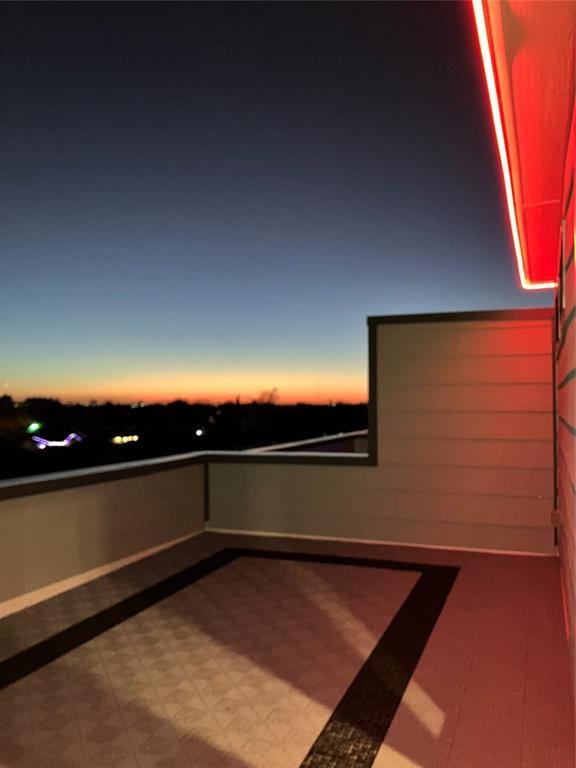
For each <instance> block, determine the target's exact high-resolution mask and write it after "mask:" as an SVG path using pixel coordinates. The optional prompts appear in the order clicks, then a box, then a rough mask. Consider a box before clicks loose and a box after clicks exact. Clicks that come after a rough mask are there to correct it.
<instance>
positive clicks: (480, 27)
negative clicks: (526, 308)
mask: <svg viewBox="0 0 576 768" xmlns="http://www.w3.org/2000/svg"><path fill="white" fill-rule="evenodd" d="M472 7H473V9H474V20H475V22H476V30H477V32H478V42H479V43H480V52H481V54H482V64H483V65H484V74H485V76H486V85H487V87H488V97H489V99H490V109H491V110H492V122H493V124H494V132H495V133H496V143H497V145H498V154H499V155H500V165H501V167H502V176H503V178H504V190H505V192H506V205H507V207H508V218H509V219H510V229H511V230H512V240H513V242H514V253H515V256H516V264H517V267H518V274H519V276H520V284H521V285H522V288H524V289H525V290H526V291H539V290H544V289H549V288H555V287H556V285H557V283H556V282H548V283H545V282H541V283H535V282H533V281H532V280H530V279H529V278H528V276H527V275H526V265H525V261H524V254H523V252H522V245H521V243H520V232H519V229H518V219H517V216H516V206H515V205H514V192H513V189H512V175H511V173H510V159H509V157H508V149H507V147H506V140H505V138H504V127H503V123H502V113H501V110H500V102H499V101H498V89H497V87H496V76H495V74H494V62H493V61H492V53H491V50H490V43H489V42H488V29H487V26H486V17H485V14H484V5H483V0H472Z"/></svg>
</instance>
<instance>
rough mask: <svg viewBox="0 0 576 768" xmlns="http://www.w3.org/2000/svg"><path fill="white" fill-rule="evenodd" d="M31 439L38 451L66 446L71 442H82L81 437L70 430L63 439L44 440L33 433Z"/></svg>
mask: <svg viewBox="0 0 576 768" xmlns="http://www.w3.org/2000/svg"><path fill="white" fill-rule="evenodd" d="M32 440H33V441H34V443H36V447H37V448H38V450H39V451H43V450H44V449H45V448H68V447H69V446H70V445H72V443H81V442H82V438H81V437H80V435H77V434H76V432H70V434H69V435H68V436H67V437H65V438H64V440H46V438H44V437H38V435H35V436H34V437H33V438H32Z"/></svg>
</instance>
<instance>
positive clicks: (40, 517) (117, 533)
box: [0, 465, 204, 602]
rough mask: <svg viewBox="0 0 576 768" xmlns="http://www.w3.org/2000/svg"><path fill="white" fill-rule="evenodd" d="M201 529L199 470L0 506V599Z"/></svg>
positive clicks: (8, 501) (201, 477) (176, 471)
mask: <svg viewBox="0 0 576 768" xmlns="http://www.w3.org/2000/svg"><path fill="white" fill-rule="evenodd" d="M203 527H204V468H203V466H201V465H195V466H190V467H186V468H178V469H172V470H165V471H162V472H157V473H154V474H148V475H143V476H140V477H130V478H126V479H118V480H112V481H110V482H99V483H94V484H92V485H80V486H78V487H76V488H68V489H66V490H58V491H52V492H48V493H40V494H37V495H31V496H21V497H19V498H13V499H6V500H4V501H2V503H1V504H0V602H2V601H5V600H9V599H11V598H14V597H16V596H18V595H23V594H25V593H29V592H32V591H34V590H38V589H40V588H43V587H46V586H47V585H50V584H53V583H54V582H58V581H61V580H64V579H70V578H72V577H77V576H80V575H81V574H83V573H85V572H87V571H91V570H94V569H99V568H100V569H101V568H102V567H103V566H107V565H110V564H113V563H114V562H116V561H118V560H122V559H124V558H126V557H129V556H131V555H135V554H137V553H138V552H141V551H143V550H148V549H151V548H154V547H158V546H159V545H162V544H164V543H166V542H168V541H172V540H174V539H178V538H182V537H184V536H186V535H189V534H192V533H194V532H197V531H200V530H202V529H203Z"/></svg>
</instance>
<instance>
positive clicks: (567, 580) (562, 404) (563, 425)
mask: <svg viewBox="0 0 576 768" xmlns="http://www.w3.org/2000/svg"><path fill="white" fill-rule="evenodd" d="M572 152H573V147H572ZM570 165H571V166H572V170H569V171H568V173H567V180H566V189H565V200H564V217H565V243H566V245H565V248H564V250H563V253H562V263H561V267H560V268H561V271H562V283H563V286H562V288H563V291H559V292H558V296H557V303H558V304H559V305H561V304H562V293H563V306H560V311H559V315H558V318H557V322H558V330H559V339H558V341H557V343H556V407H557V414H558V416H557V426H556V429H557V460H558V510H559V515H560V537H559V539H560V541H559V543H560V558H561V565H562V585H563V590H564V601H565V605H566V614H567V621H568V634H569V635H570V654H571V662H572V669H573V673H574V674H575V675H576V271H575V265H574V255H573V254H574V240H575V236H574V194H572V195H571V196H568V189H569V187H570V181H569V179H570V176H572V178H573V167H574V161H573V158H572V159H570V158H569V166H568V167H570ZM575 679H576V678H575Z"/></svg>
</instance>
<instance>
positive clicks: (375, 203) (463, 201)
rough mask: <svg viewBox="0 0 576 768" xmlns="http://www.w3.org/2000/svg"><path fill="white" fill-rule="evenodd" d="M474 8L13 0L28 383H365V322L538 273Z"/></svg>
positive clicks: (197, 391)
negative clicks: (525, 264)
mask: <svg viewBox="0 0 576 768" xmlns="http://www.w3.org/2000/svg"><path fill="white" fill-rule="evenodd" d="M474 34H475V33H474V28H473V21H472V11H471V7H470V6H469V5H468V4H467V3H465V2H440V3H434V2H423V3H418V2H399V3H393V2H382V3H366V4H365V3H362V2H353V3H335V4H332V3H309V4H307V3H304V4H299V3H275V2H270V3H263V4H260V3H247V4H244V3H241V2H237V3H232V4H227V3H219V2H214V3H177V4H172V3H169V2H158V3H143V4H140V3H128V2H127V3H114V2H112V3H104V4H100V3H88V2H86V3H56V4H51V3H25V4H16V3H2V5H1V7H0V35H1V41H2V52H1V57H0V58H1V62H0V63H1V68H2V84H3V85H2V119H1V122H0V153H1V172H0V185H1V187H2V189H1V195H0V243H1V250H0V253H1V264H2V271H1V284H0V376H1V383H2V385H3V391H4V392H7V393H9V394H11V395H12V396H13V397H14V398H15V399H23V398H25V397H28V396H50V397H58V398H60V399H62V400H64V401H87V400H90V399H97V400H105V399H111V400H116V401H131V400H145V401H165V400H171V399H175V398H186V399H188V400H190V401H193V400H196V399H203V400H213V401H221V400H225V399H228V398H235V397H236V396H240V397H241V398H242V399H243V400H249V399H252V398H257V397H258V396H259V394H260V393H261V392H262V391H265V390H271V389H273V388H276V389H277V390H278V394H279V398H280V402H291V401H295V400H305V401H310V402H322V401H328V400H329V399H332V400H342V401H351V402H358V401H363V400H365V399H366V391H367V330H366V317H367V316H368V315H374V314H375V315H386V314H399V313H420V312H434V311H450V310H465V309H490V308H507V307H521V306H546V305H550V304H551V302H552V299H551V295H550V293H547V292H544V293H542V292H537V293H532V292H530V293H528V292H524V291H521V290H520V288H519V287H518V283H517V277H516V274H515V268H514V258H513V253H512V248H511V246H510V238H509V234H508V225H507V220H506V216H505V207H504V203H503V196H502V192H501V178H500V171H499V167H498V164H497V157H496V151H495V145H494V140H493V136H492V127H491V123H490V120H489V113H488V107H487V100H486V96H485V86H484V82H483V80H482V76H481V64H480V59H479V54H478V51H477V43H476V39H475V37H474Z"/></svg>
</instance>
